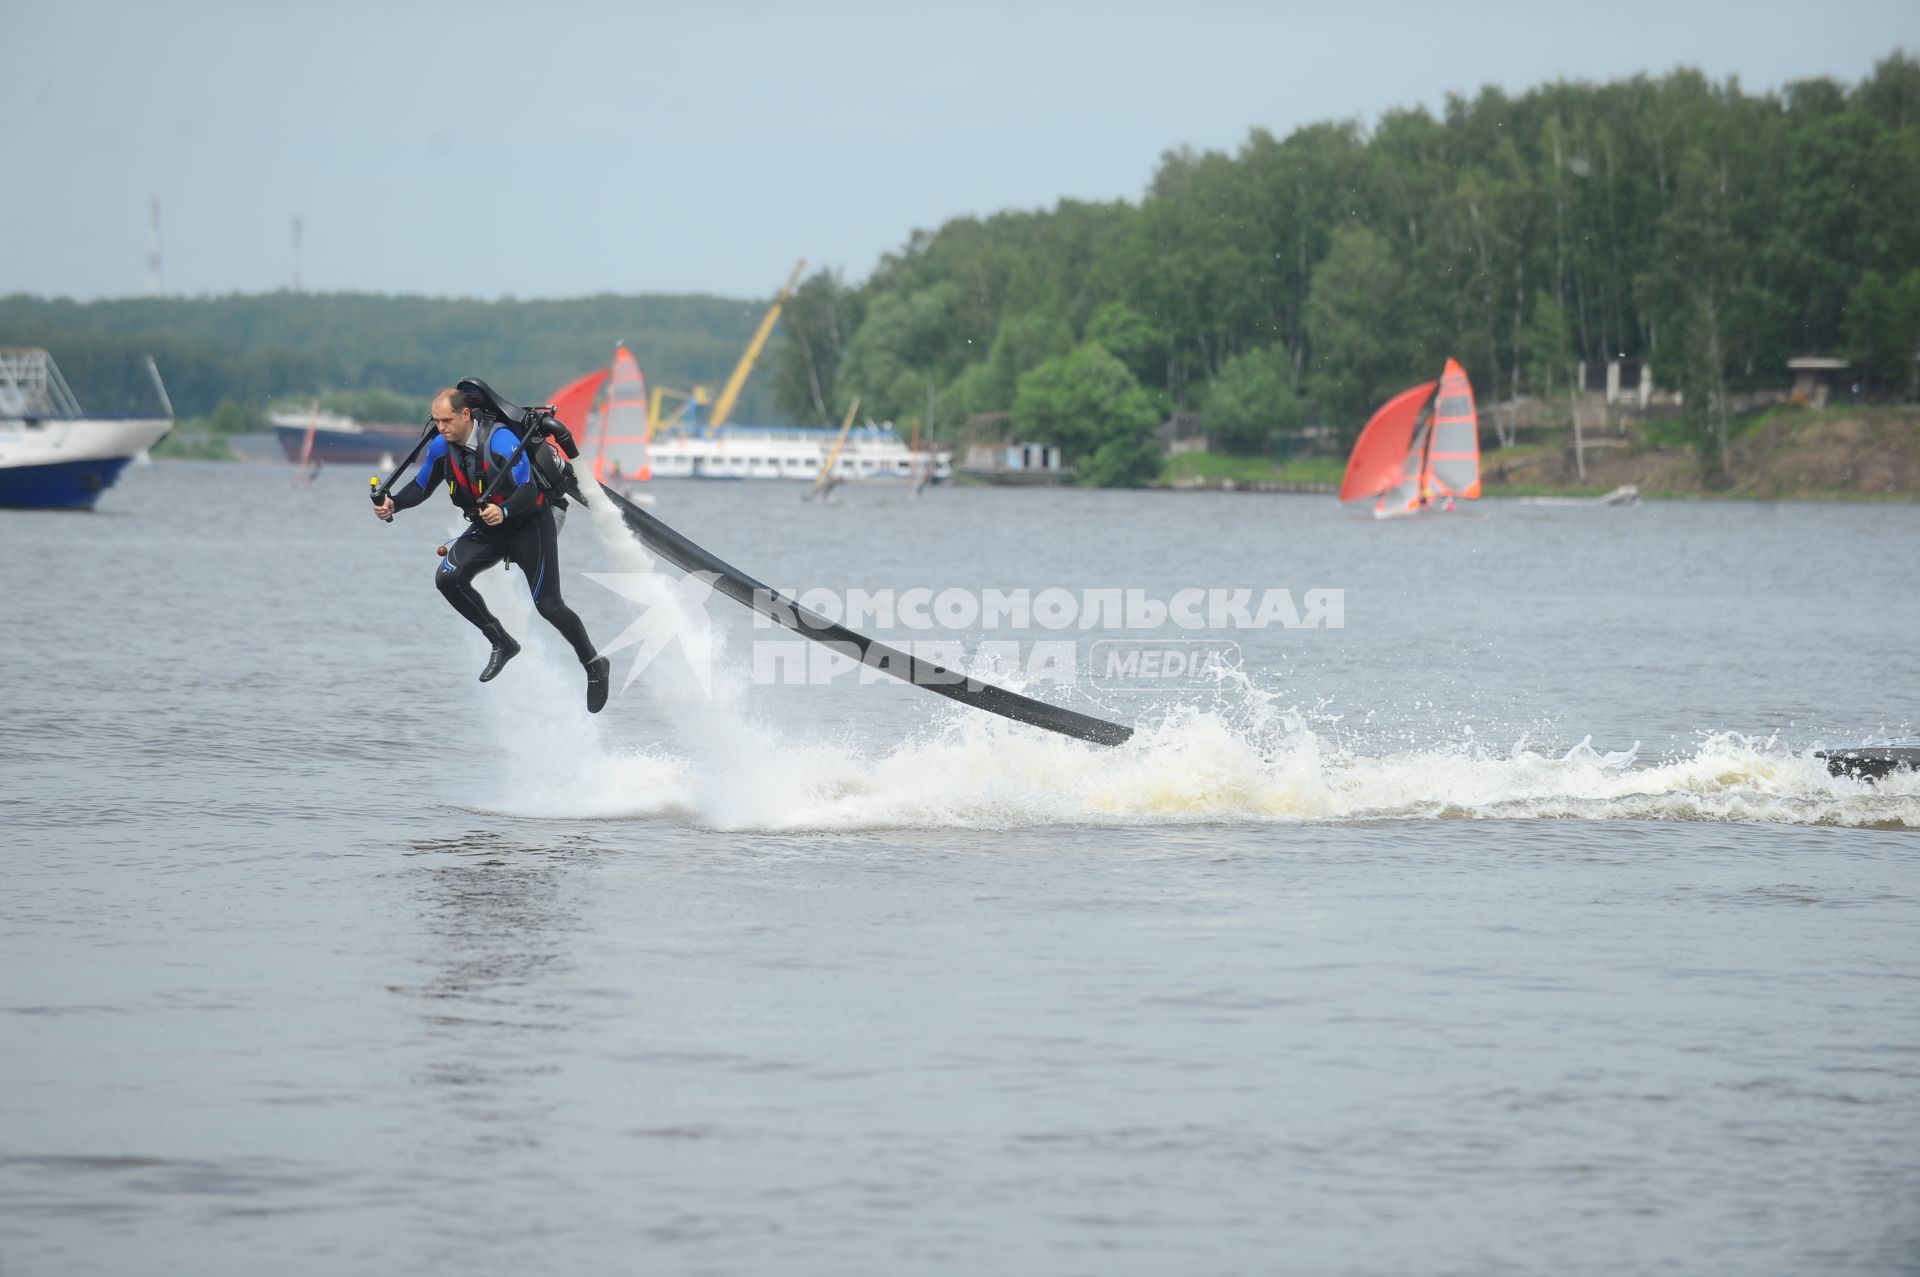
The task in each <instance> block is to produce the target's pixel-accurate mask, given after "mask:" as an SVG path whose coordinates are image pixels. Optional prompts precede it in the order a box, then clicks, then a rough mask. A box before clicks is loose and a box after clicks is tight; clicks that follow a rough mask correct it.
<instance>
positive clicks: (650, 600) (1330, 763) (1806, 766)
mask: <svg viewBox="0 0 1920 1277" xmlns="http://www.w3.org/2000/svg"><path fill="white" fill-rule="evenodd" d="M589 482H590V480H589ZM590 495H592V494H590ZM590 511H591V527H592V529H593V532H594V534H595V535H596V537H597V538H598V539H599V541H600V542H601V543H602V545H603V547H604V549H605V552H606V554H607V556H608V558H609V561H610V562H611V563H612V564H613V565H614V566H615V567H616V569H617V570H619V571H620V572H623V573H629V574H633V575H634V576H635V578H636V579H637V580H638V581H639V587H638V592H637V602H638V603H639V604H640V605H641V606H642V607H645V608H647V609H649V610H652V609H660V610H661V613H660V614H661V615H662V616H663V617H664V618H665V624H666V625H667V626H668V628H669V629H671V631H672V633H673V636H674V637H675V639H677V641H678V642H679V643H681V644H683V645H684V648H685V650H684V654H677V653H676V654H669V655H671V657H672V659H674V660H686V661H700V660H706V661H710V666H709V668H710V669H711V670H712V672H713V673H712V685H711V688H710V689H703V688H701V687H700V686H699V685H698V682H697V680H694V679H690V678H684V677H674V676H669V675H667V674H665V673H664V672H663V675H662V676H659V677H647V676H646V675H643V676H642V679H641V681H642V682H643V683H644V685H645V687H646V689H647V694H648V696H649V698H650V699H651V702H652V703H653V704H654V705H655V706H656V707H657V709H658V710H659V711H660V713H661V715H662V717H663V720H664V722H665V724H666V726H667V728H668V731H667V735H668V737H669V738H670V739H671V740H672V741H673V742H674V746H673V752H666V751H652V752H647V751H633V750H627V749H619V748H616V747H614V746H613V745H612V744H611V743H610V742H609V741H608V740H607V737H606V735H605V731H604V728H603V727H602V725H601V724H600V723H599V722H598V721H595V720H586V725H585V726H584V728H583V724H582V722H581V721H580V716H575V715H558V716H556V715H554V714H553V713H552V707H553V706H554V705H555V704H566V703H569V702H571V701H573V700H575V699H576V698H578V697H579V695H580V686H579V680H580V674H579V671H578V669H577V667H575V666H574V665H573V664H572V662H571V661H570V660H566V659H565V658H564V655H562V654H560V653H559V652H558V651H557V650H548V649H547V648H544V647H543V648H537V649H536V648H531V647H530V648H529V649H528V651H527V653H526V655H524V656H522V657H521V658H520V660H519V661H517V662H516V667H519V666H530V667H532V668H530V669H527V670H525V671H524V672H523V673H522V676H521V677H519V678H518V679H516V680H511V681H505V680H503V681H504V682H506V683H507V686H506V687H504V688H503V689H502V693H503V694H502V695H501V696H500V697H499V698H498V699H497V700H496V701H494V704H495V705H496V706H497V712H498V713H499V714H500V719H499V726H498V731H497V734H498V736H499V738H500V740H501V741H503V742H504V743H505V745H506V747H507V754H508V765H509V767H510V769H511V771H512V772H513V774H515V775H516V776H518V777H519V778H520V780H521V783H520V784H519V785H517V786H515V787H513V788H511V789H509V790H508V791H507V792H508V793H509V794H510V795H511V797H510V798H509V800H508V802H507V804H506V806H507V807H508V809H509V810H510V812H511V814H515V815H523V816H533V817H546V818H571V819H578V818H589V819H609V818H655V819H669V820H676V821H685V822H689V823H693V824H696V825H701V826H706V827H710V828H715V829H726V830H768V831H774V830H778V831H845V830H858V829H880V828H900V827H921V828H949V829H982V830H993V829H1004V828H1012V827H1032V826H1045V825H1053V826H1098V825H1117V824H1126V825H1140V824H1206V823H1215V822H1247V823H1302V822H1349V821H1380V820H1448V819H1455V820H1476V819H1498V820H1543V819H1547V820H1551V819H1577V820H1686V821H1731V822H1760V823H1780V824H1796V825H1839V826H1865V827H1879V828H1909V829H1912V828H1920V776H1917V775H1915V774H1914V773H1899V774H1896V775H1894V776H1892V777H1889V778H1887V779H1885V780H1882V781H1880V782H1878V783H1877V784H1871V783H1867V782H1863V781H1857V780H1850V779H1843V778H1836V777H1834V776H1831V775H1829V774H1828V772H1827V769H1826V765H1825V764H1824V763H1823V762H1822V761H1820V760H1819V759H1816V758H1814V757H1812V753H1811V751H1810V750H1807V751H1801V752H1794V751H1791V750H1789V749H1787V748H1786V747H1784V746H1782V745H1781V744H1780V743H1779V742H1778V741H1777V740H1776V739H1757V738H1752V737H1748V736H1743V735H1741V734H1739V733H1735V732H1720V733H1714V734H1709V735H1705V736H1703V738H1702V739H1701V740H1700V742H1699V744H1698V745H1697V746H1696V747H1695V749H1694V750H1693V752H1692V753H1691V754H1687V755H1685V756H1678V757H1666V758H1661V759H1657V760H1652V761H1646V762H1643V761H1642V760H1640V759H1639V757H1638V755H1637V752H1636V750H1624V751H1617V752H1601V751H1597V750H1595V749H1594V748H1593V747H1592V745H1591V741H1590V740H1587V741H1582V742H1581V743H1580V744H1578V745H1576V746H1574V747H1573V748H1572V749H1570V750H1566V751H1565V752H1564V753H1562V752H1558V751H1542V750H1538V749H1534V748H1529V747H1528V745H1527V742H1526V741H1524V740H1522V741H1521V742H1520V743H1518V744H1515V745H1513V746H1511V747H1510V748H1506V749H1504V750H1503V749H1499V748H1495V747H1492V746H1489V745H1487V744H1485V743H1484V742H1482V741H1481V740H1479V739H1478V738H1477V737H1476V736H1475V733H1474V730H1473V728H1472V727H1471V726H1466V725H1455V726H1453V727H1451V728H1450V729H1449V730H1450V731H1451V732H1452V733H1453V734H1455V735H1456V736H1457V737H1458V739H1454V740H1449V741H1443V742H1442V743H1439V744H1433V745H1426V746H1423V747H1411V746H1410V747H1408V748H1405V749H1400V750H1396V751H1392V752H1378V750H1377V747H1376V748H1375V752H1373V753H1368V752H1365V748H1366V747H1364V746H1356V745H1353V744H1349V743H1346V742H1345V741H1344V740H1343V738H1342V733H1341V732H1340V730H1339V723H1338V720H1337V719H1335V718H1331V717H1328V716H1325V715H1321V714H1316V713H1312V712H1303V711H1301V710H1300V709H1298V708H1296V707H1293V706H1289V705H1284V704H1283V698H1282V697H1281V695H1280V694H1279V693H1276V692H1273V691H1271V690H1269V689H1263V688H1261V687H1259V686H1258V685H1257V683H1256V681H1255V680H1254V679H1253V678H1251V677H1250V676H1249V675H1247V674H1246V672H1244V671H1240V670H1226V671H1221V672H1219V674H1218V675H1217V678H1218V686H1217V687H1216V689H1215V694H1214V697H1213V701H1212V703H1211V704H1209V705H1206V706H1201V707H1196V706H1179V707H1175V708H1172V709H1164V710H1162V711H1161V717H1160V718H1159V720H1158V721H1156V722H1143V723H1141V724H1140V726H1139V730H1138V732H1137V734H1136V735H1135V736H1134V738H1133V739H1132V740H1131V741H1129V742H1128V743H1127V744H1125V745H1123V746H1120V747H1118V748H1113V749H1109V748H1105V747H1102V746H1097V745H1089V744H1086V743H1083V742H1080V741H1075V740H1069V739H1066V738H1063V737H1059V736H1054V735H1051V734H1049V733H1046V732H1043V731H1040V730H1038V729H1035V728H1032V727H1027V726H1023V725H1020V724H1015V723H1010V722H1006V721H1004V720H1001V719H998V718H995V717H993V716H991V715H986V714H980V713H977V712H973V711H969V710H965V709H962V708H959V707H954V708H953V709H952V710H951V711H949V712H948V713H947V715H946V717H945V718H944V719H942V720H941V721H940V722H938V723H937V724H936V725H935V726H934V727H933V728H932V729H930V730H927V731H923V732H921V733H920V734H918V735H916V736H914V737H912V738H909V739H906V740H903V741H900V742H898V743H897V744H893V745H890V746H885V747H878V746H872V745H862V744H859V743H853V742H846V741H838V742H832V743H802V742H799V741H796V740H792V739H788V738H786V737H785V736H783V734H782V733H781V732H780V731H779V730H778V729H777V728H775V727H773V726H770V725H768V724H764V723H759V722H755V721H754V720H753V719H752V718H751V717H750V716H749V714H748V712H747V709H746V705H745V700H746V696H745V694H746V691H747V686H748V685H747V682H746V678H745V675H744V672H743V671H742V670H741V669H739V668H737V666H738V664H739V663H738V662H732V663H730V662H729V661H728V659H727V653H726V635H725V631H724V628H723V627H719V626H713V625H709V624H707V623H705V621H704V620H703V619H701V618H697V617H695V616H694V615H693V614H692V612H691V611H690V610H689V607H688V605H687V604H686V602H685V601H684V595H683V594H681V593H678V592H676V591H675V590H674V589H673V588H672V581H673V580H674V577H673V576H670V575H668V574H667V573H665V572H663V571H662V570H661V568H660V566H659V565H658V564H657V563H656V561H655V559H654V558H653V556H652V555H651V554H649V553H648V552H647V551H646V549H645V548H644V547H643V546H641V545H640V543H639V542H638V541H637V540H636V539H635V538H634V537H633V536H632V534H631V533H630V532H629V531H628V529H627V527H626V525H625V524H624V523H623V522H622V521H621V518H620V514H619V511H618V510H617V509H616V508H615V507H614V505H613V503H612V502H611V501H610V500H607V499H605V498H604V497H602V498H601V499H600V500H597V501H593V502H592V504H591V506H590ZM576 517H578V516H577V515H576ZM642 574H646V575H644V576H643V575H642ZM492 576H493V574H483V578H486V579H484V580H483V583H482V589H483V590H484V591H486V592H487V593H488V594H489V603H490V605H492V606H493V607H494V608H495V610H496V612H498V613H499V614H501V615H502V616H508V617H510V623H511V624H513V625H515V626H518V627H520V628H523V629H524V628H525V627H526V625H527V623H528V620H529V618H530V617H531V607H530V605H529V603H528V601H527V599H526V595H525V591H524V589H518V588H508V587H506V586H504V585H502V584H499V583H497V582H494V581H492ZM517 584H518V583H515V585H516V586H517ZM666 659H668V658H667V657H666V656H663V657H662V660H666ZM516 672H519V671H516ZM977 672H978V673H980V674H981V675H982V676H985V677H994V676H995V674H996V672H995V671H990V670H980V671H977ZM999 681H1002V682H1006V683H1008V685H1013V683H1012V682H1011V681H1009V680H1008V679H1006V678H1005V676H1004V674H1002V675H999ZM709 691H710V694H709ZM849 694H856V693H853V692H851V690H849Z"/></svg>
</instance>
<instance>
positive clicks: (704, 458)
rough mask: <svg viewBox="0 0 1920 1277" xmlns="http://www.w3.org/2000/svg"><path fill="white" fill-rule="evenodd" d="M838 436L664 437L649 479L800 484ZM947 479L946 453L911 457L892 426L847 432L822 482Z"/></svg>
mask: <svg viewBox="0 0 1920 1277" xmlns="http://www.w3.org/2000/svg"><path fill="white" fill-rule="evenodd" d="M839 438H840V431H838V430H834V429H827V428H825V427H820V426H717V427H714V428H713V429H712V430H710V431H704V430H700V429H698V428H693V429H687V430H671V431H668V432H666V433H663V434H658V435H655V436H654V438H653V440H652V441H651V443H650V444H649V445H648V447H647V455H648V459H649V461H650V462H651V465H652V469H653V477H654V478H656V479H802V480H813V479H816V478H818V477H819V475H820V467H821V466H822V465H823V464H824V463H825V462H826V460H827V458H828V457H829V456H830V455H832V453H833V449H834V444H835V443H836V442H837V441H838V440H839ZM952 477H953V454H952V453H951V452H925V451H923V452H918V453H916V452H914V451H913V450H912V449H910V448H908V447H907V445H906V444H905V443H903V442H901V439H900V436H899V435H898V434H896V433H894V429H893V427H892V426H891V425H877V426H859V427H855V428H853V429H852V430H849V431H848V432H847V439H846V443H845V445H844V446H842V447H841V449H840V453H839V455H838V456H837V457H834V458H833V469H832V470H831V471H830V472H829V473H828V475H827V478H828V479H829V480H833V481H838V482H847V483H859V482H865V481H868V480H878V479H898V480H903V481H907V482H914V481H918V480H922V479H924V480H927V481H931V482H933V483H944V482H946V481H947V480H948V479H951V478H952Z"/></svg>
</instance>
